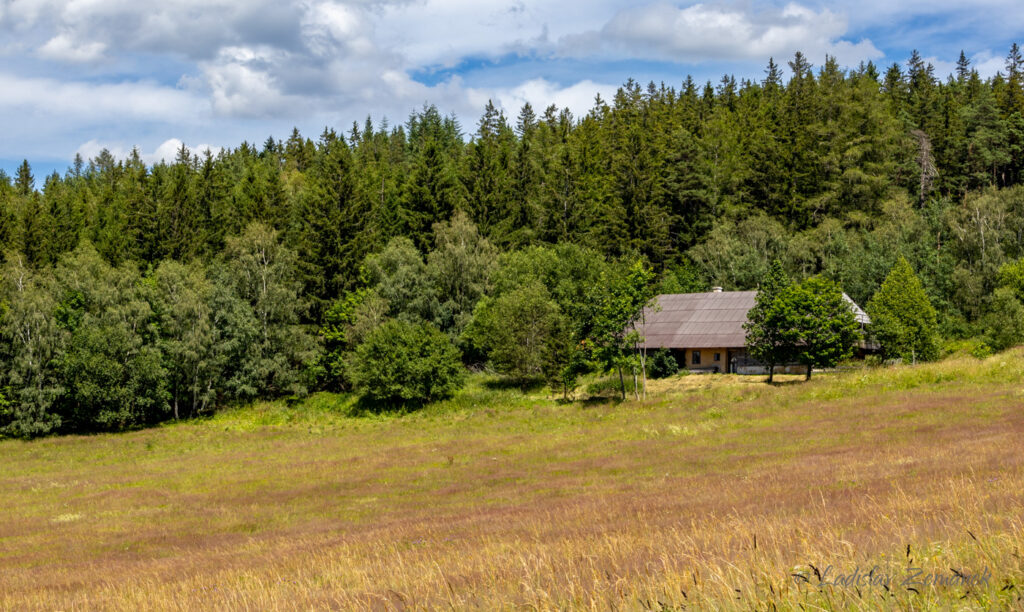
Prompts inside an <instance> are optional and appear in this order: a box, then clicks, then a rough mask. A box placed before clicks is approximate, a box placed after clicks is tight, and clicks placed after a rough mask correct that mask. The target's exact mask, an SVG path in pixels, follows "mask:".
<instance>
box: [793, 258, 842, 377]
mask: <svg viewBox="0 0 1024 612" xmlns="http://www.w3.org/2000/svg"><path fill="white" fill-rule="evenodd" d="M773 310H776V311H778V312H779V313H780V315H781V319H782V320H783V321H784V324H783V328H782V329H783V331H782V333H783V337H784V339H785V341H786V342H787V344H788V345H789V349H790V350H791V351H792V355H793V358H794V359H795V360H796V361H797V362H798V363H801V364H803V365H805V366H807V378H810V377H811V370H812V369H813V368H832V367H835V366H836V365H837V364H838V363H839V362H841V361H843V360H844V359H848V358H849V357H850V356H851V355H853V349H854V347H855V346H856V344H857V341H858V340H859V339H860V325H859V324H858V323H857V320H856V318H855V317H854V314H853V309H852V307H851V305H850V303H849V302H848V301H846V299H845V298H844V297H843V292H842V291H841V290H840V289H839V287H838V286H837V285H836V284H835V283H834V282H832V281H830V280H828V279H824V278H821V277H820V276H813V277H811V278H808V279H807V280H805V281H803V282H801V283H795V284H790V285H789V286H787V287H785V288H783V289H782V290H781V291H780V292H779V295H778V298H777V299H776V300H775V305H774V307H773Z"/></svg>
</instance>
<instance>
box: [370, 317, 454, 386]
mask: <svg viewBox="0 0 1024 612" xmlns="http://www.w3.org/2000/svg"><path fill="white" fill-rule="evenodd" d="M464 375H465V370H464V368H463V367H462V362H461V361H460V358H459V351H458V349H457V348H455V346H454V345H453V344H452V342H451V340H450V339H449V338H448V336H447V335H445V334H444V333H443V332H441V331H440V330H438V329H437V328H436V327H434V326H433V325H432V324H430V323H408V322H405V321H399V320H392V321H388V322H386V323H384V324H383V325H381V326H380V327H379V328H377V329H376V330H374V331H373V332H371V333H370V334H369V335H368V336H367V337H366V340H365V341H364V342H363V343H362V344H360V345H359V347H358V348H356V351H355V355H354V362H353V368H352V377H353V379H354V381H355V383H356V386H357V387H358V388H359V389H360V390H361V391H362V392H363V393H364V394H365V395H366V396H367V397H369V398H371V399H373V400H376V401H379V402H383V403H388V404H410V405H421V404H424V403H426V402H431V401H434V400H439V399H443V398H446V397H451V395H452V394H453V393H455V391H457V390H458V389H459V388H460V387H461V386H462V382H463V379H464Z"/></svg>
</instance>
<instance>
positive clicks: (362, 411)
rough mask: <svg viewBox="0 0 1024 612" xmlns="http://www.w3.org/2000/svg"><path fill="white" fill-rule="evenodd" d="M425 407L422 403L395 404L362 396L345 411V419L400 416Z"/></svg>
mask: <svg viewBox="0 0 1024 612" xmlns="http://www.w3.org/2000/svg"><path fill="white" fill-rule="evenodd" d="M424 406H426V404H425V403H423V402H395V401H385V400H377V399H373V398H371V397H367V396H365V395H364V396H362V397H360V398H359V399H357V400H356V401H355V402H354V403H353V404H352V405H351V406H349V407H348V409H347V410H345V413H344V414H345V416H347V417H354V418H360V417H371V416H383V415H388V416H401V415H403V414H409V413H411V412H416V411H418V410H422V409H423V407H424Z"/></svg>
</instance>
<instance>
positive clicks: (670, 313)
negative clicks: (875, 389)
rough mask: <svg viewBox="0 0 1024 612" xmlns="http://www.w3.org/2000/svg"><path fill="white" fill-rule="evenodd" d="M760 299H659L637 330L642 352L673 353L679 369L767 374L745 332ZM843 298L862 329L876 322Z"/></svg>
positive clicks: (728, 295)
mask: <svg viewBox="0 0 1024 612" xmlns="http://www.w3.org/2000/svg"><path fill="white" fill-rule="evenodd" d="M756 296H757V292H756V291H722V288H721V287H715V288H714V289H713V290H712V291H711V292H709V293H677V294H665V295H659V296H658V297H656V298H655V301H654V305H653V307H649V308H645V309H644V313H643V317H642V318H641V320H640V321H638V322H637V324H636V328H637V330H638V331H639V332H640V335H641V336H643V338H644V342H643V343H642V344H641V348H647V349H648V350H654V349H669V350H670V351H672V353H673V355H674V356H675V358H676V361H677V362H678V363H679V365H680V366H683V367H685V368H687V369H689V370H695V371H706V372H729V373H736V374H764V373H767V370H766V368H765V367H764V366H762V365H761V364H760V363H758V362H757V361H755V360H754V359H753V358H751V357H750V356H749V355H748V354H747V343H746V338H747V332H746V330H745V329H744V328H743V324H744V323H746V322H747V313H748V312H749V311H750V309H751V308H753V307H754V298H755V297H756ZM843 298H844V299H846V301H847V302H849V303H850V308H852V309H853V313H854V316H855V317H856V319H857V321H858V322H859V323H860V324H861V326H862V327H863V326H865V325H867V324H869V323H870V322H871V319H869V318H868V315H867V313H865V312H864V311H863V310H862V309H861V308H860V306H857V304H855V303H854V302H853V300H851V299H850V297H849V296H847V295H846V294H845V293H844V294H843ZM775 371H776V372H786V371H788V367H781V366H776V368H775ZM792 371H793V373H801V374H802V373H803V372H804V371H805V368H804V366H794V368H793V370H792Z"/></svg>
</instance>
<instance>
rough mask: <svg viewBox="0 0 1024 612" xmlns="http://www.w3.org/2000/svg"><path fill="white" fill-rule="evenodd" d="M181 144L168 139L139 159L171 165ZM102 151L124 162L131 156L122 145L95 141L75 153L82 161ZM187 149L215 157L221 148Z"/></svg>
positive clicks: (201, 145) (202, 147)
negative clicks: (207, 153) (208, 153)
mask: <svg viewBox="0 0 1024 612" xmlns="http://www.w3.org/2000/svg"><path fill="white" fill-rule="evenodd" d="M182 144H183V143H182V141H181V140H179V139H177V138H169V139H167V140H165V141H164V142H163V143H161V144H160V145H159V146H157V147H156V149H155V150H154V151H152V152H149V153H145V152H142V151H140V152H139V157H140V158H141V159H142V161H143V162H145V163H146V164H148V165H153V164H158V163H160V162H166V163H173V162H174V160H175V158H176V157H177V156H178V151H180V150H181V147H182ZM104 149H105V150H107V151H108V152H109V153H110V154H111V155H113V156H114V158H115V159H120V160H124V159H127V158H128V156H129V155H131V148H130V147H125V146H124V144H122V143H101V142H99V141H98V140H95V139H93V140H89V141H88V142H84V143H82V144H81V145H80V146H79V147H78V149H77V150H76V151H75V153H76V154H78V155H81V156H82V159H85V160H90V159H94V158H95V157H96V156H98V155H99V154H100V152H102V151H103V150H104ZM188 149H189V151H191V152H192V154H193V155H205V154H206V152H207V151H209V152H210V153H211V154H213V155H217V154H218V153H220V151H221V147H217V146H213V145H208V144H200V145H196V146H195V147H188Z"/></svg>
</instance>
